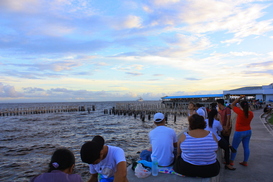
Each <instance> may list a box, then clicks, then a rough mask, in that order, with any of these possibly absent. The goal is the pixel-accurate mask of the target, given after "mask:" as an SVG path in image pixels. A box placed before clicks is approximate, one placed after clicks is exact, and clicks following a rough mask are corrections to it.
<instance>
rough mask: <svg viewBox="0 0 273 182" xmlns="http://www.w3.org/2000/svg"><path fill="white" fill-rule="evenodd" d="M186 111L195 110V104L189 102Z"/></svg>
mask: <svg viewBox="0 0 273 182" xmlns="http://www.w3.org/2000/svg"><path fill="white" fill-rule="evenodd" d="M188 109H190V110H191V109H195V104H194V103H193V102H189V105H188Z"/></svg>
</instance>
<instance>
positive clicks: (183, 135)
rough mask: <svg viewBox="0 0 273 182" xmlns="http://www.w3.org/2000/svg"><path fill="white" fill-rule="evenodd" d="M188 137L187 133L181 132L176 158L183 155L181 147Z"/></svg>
mask: <svg viewBox="0 0 273 182" xmlns="http://www.w3.org/2000/svg"><path fill="white" fill-rule="evenodd" d="M185 139H186V135H185V134H184V133H183V134H181V136H180V138H179V140H178V142H177V154H176V158H177V157H178V156H179V155H181V152H182V151H181V149H180V144H181V143H182V142H183V141H184V140H185Z"/></svg>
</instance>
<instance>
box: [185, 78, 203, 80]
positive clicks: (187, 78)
mask: <svg viewBox="0 0 273 182" xmlns="http://www.w3.org/2000/svg"><path fill="white" fill-rule="evenodd" d="M185 79H186V80H201V79H199V78H185Z"/></svg>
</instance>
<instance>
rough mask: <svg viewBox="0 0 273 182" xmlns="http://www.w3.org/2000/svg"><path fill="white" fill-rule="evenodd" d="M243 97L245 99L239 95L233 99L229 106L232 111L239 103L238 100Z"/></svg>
mask: <svg viewBox="0 0 273 182" xmlns="http://www.w3.org/2000/svg"><path fill="white" fill-rule="evenodd" d="M243 97H245V95H240V97H239V98H237V99H235V100H234V101H233V102H232V103H231V105H230V107H231V109H233V108H234V107H235V106H236V104H237V103H238V102H239V101H240V99H241V98H243Z"/></svg>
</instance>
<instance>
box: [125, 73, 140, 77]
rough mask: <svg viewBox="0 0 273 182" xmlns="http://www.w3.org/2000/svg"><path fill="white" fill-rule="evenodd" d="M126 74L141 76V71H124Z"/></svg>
mask: <svg viewBox="0 0 273 182" xmlns="http://www.w3.org/2000/svg"><path fill="white" fill-rule="evenodd" d="M125 73H126V74H128V75H132V76H142V75H143V74H142V73H138V72H125Z"/></svg>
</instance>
